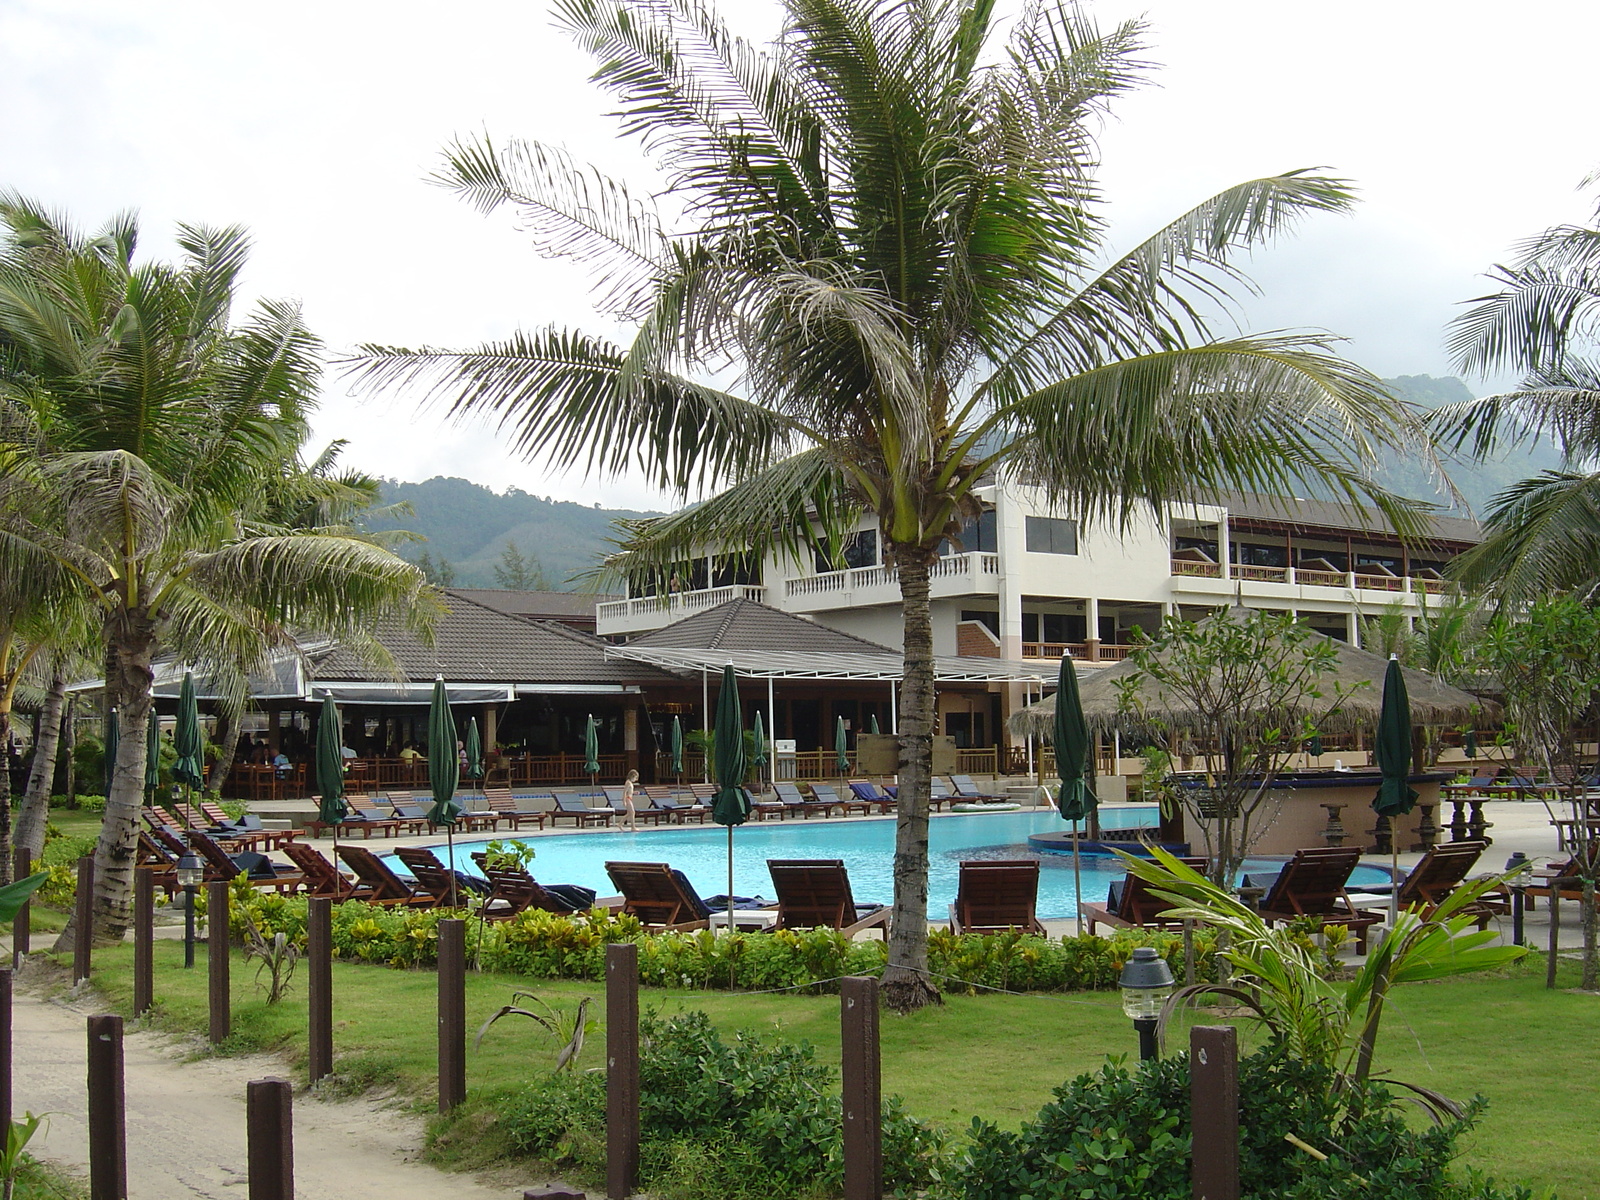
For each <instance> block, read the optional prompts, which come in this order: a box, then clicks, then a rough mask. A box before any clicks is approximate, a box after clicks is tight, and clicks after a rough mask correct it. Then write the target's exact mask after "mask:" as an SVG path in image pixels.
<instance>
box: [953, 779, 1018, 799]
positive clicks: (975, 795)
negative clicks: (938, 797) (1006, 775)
mask: <svg viewBox="0 0 1600 1200" xmlns="http://www.w3.org/2000/svg"><path fill="white" fill-rule="evenodd" d="M950 789H951V791H953V792H954V793H955V796H956V799H957V800H1004V799H1006V797H1005V796H1000V795H996V794H995V793H994V792H986V791H984V790H983V789H982V788H980V787H979V786H978V785H977V784H976V783H974V782H973V781H972V776H971V775H952V776H950Z"/></svg>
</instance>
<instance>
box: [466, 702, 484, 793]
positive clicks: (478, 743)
mask: <svg viewBox="0 0 1600 1200" xmlns="http://www.w3.org/2000/svg"><path fill="white" fill-rule="evenodd" d="M464 752H465V754H466V756H467V778H468V779H482V778H483V739H482V738H481V737H479V736H478V718H477V717H472V718H470V719H469V720H468V721H467V744H466V746H465V747H464Z"/></svg>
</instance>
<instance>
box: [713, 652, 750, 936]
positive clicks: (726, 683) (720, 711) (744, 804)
mask: <svg viewBox="0 0 1600 1200" xmlns="http://www.w3.org/2000/svg"><path fill="white" fill-rule="evenodd" d="M711 746H712V754H713V756H714V757H715V759H716V766H717V785H718V786H717V794H716V797H715V798H714V799H713V800H712V801H711V819H712V820H713V821H715V822H716V823H717V824H718V825H726V826H727V827H728V930H729V932H732V930H733V827H734V826H735V825H743V824H744V823H745V821H747V820H748V819H749V818H750V801H749V798H748V797H747V796H746V795H745V792H744V776H745V771H746V769H747V768H746V763H745V757H744V716H743V714H742V713H741V712H740V709H739V681H738V679H737V678H736V677H735V676H734V673H733V666H732V664H731V663H730V664H729V665H728V666H726V667H724V668H723V669H722V690H721V691H720V692H718V693H717V720H716V725H715V727H714V730H713V732H712V742H711Z"/></svg>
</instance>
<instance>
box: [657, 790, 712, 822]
mask: <svg viewBox="0 0 1600 1200" xmlns="http://www.w3.org/2000/svg"><path fill="white" fill-rule="evenodd" d="M650 802H651V803H652V804H654V805H655V806H656V807H657V808H659V809H661V810H662V811H663V812H665V813H666V814H667V817H668V819H669V820H671V821H673V822H675V823H676V824H679V825H687V824H688V823H689V822H690V821H696V822H698V823H699V824H701V825H704V824H705V823H706V816H707V815H708V814H709V813H710V812H711V810H710V809H709V808H707V807H706V806H705V805H704V804H701V803H700V802H699V801H698V800H695V801H694V802H693V803H690V804H685V803H683V802H682V801H681V800H680V799H679V798H678V797H677V796H671V795H667V796H659V795H657V794H656V793H655V790H654V789H651V791H650Z"/></svg>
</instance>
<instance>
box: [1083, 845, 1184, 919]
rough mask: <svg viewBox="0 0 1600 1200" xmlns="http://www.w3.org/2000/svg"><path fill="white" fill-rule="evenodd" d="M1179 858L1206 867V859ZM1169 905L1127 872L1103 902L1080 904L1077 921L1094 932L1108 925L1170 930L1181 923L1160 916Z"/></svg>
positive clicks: (1170, 903)
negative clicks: (1099, 926) (1095, 928)
mask: <svg viewBox="0 0 1600 1200" xmlns="http://www.w3.org/2000/svg"><path fill="white" fill-rule="evenodd" d="M1178 861H1179V862H1181V863H1184V864H1185V865H1187V866H1191V867H1193V868H1195V870H1197V871H1203V870H1205V866H1206V860H1205V859H1203V858H1180V859H1179V860H1178ZM1171 907H1172V902H1171V901H1170V900H1163V899H1162V898H1161V897H1160V896H1157V895H1156V894H1155V893H1154V892H1153V891H1151V890H1150V885H1149V884H1148V883H1146V882H1145V881H1144V880H1143V879H1141V878H1139V876H1137V875H1133V874H1130V875H1128V876H1127V877H1126V878H1125V879H1123V880H1121V881H1120V882H1118V883H1113V884H1112V885H1111V890H1110V892H1109V893H1108V895H1107V896H1106V902H1105V904H1103V905H1101V904H1088V903H1085V904H1083V905H1082V906H1080V907H1079V909H1078V922H1079V924H1080V925H1082V926H1084V928H1086V929H1087V930H1088V931H1089V932H1090V933H1093V932H1094V927H1095V926H1096V925H1111V926H1114V927H1116V928H1117V929H1170V928H1172V927H1174V926H1179V925H1182V924H1183V922H1181V921H1176V920H1169V919H1167V918H1165V917H1163V916H1162V915H1161V914H1162V913H1163V912H1165V911H1166V910H1167V909H1169V908H1171Z"/></svg>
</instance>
